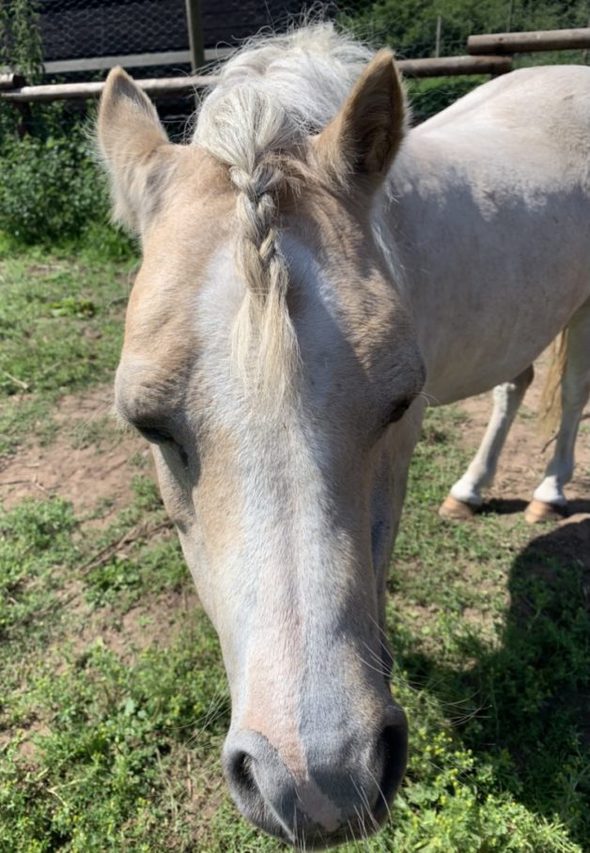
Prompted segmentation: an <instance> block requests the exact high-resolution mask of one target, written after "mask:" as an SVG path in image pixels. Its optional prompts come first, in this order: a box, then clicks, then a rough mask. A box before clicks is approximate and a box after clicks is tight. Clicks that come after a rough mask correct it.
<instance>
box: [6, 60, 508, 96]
mask: <svg viewBox="0 0 590 853" xmlns="http://www.w3.org/2000/svg"><path fill="white" fill-rule="evenodd" d="M398 65H399V67H400V69H401V71H402V73H403V74H404V76H406V77H448V76H454V75H460V74H494V75H495V74H504V73H506V72H507V71H510V69H511V66H512V63H511V59H510V57H506V56H448V57H441V58H432V59H401V60H399V62H398ZM3 76H5V77H8V76H10V75H3ZM12 76H13V77H14V78H15V83H16V84H18V83H19V82H22V80H20V81H19V80H18V79H17V78H16V77H15V75H12ZM1 81H2V77H0V99H2V100H5V101H12V102H13V103H15V102H16V103H39V102H48V101H58V100H64V101H68V100H81V99H85V98H98V97H99V96H100V93H101V92H102V90H103V87H104V83H102V82H96V83H53V84H49V85H43V86H23V85H14V84H13V85H14V88H9V86H8V85H6V87H2V82H1ZM136 82H137V84H138V85H139V86H141V88H142V89H143V90H144V92H146V93H147V94H148V95H151V96H152V97H153V98H162V97H170V96H174V95H185V94H187V95H188V94H191V93H192V92H194V90H195V89H199V88H204V87H205V86H212V85H215V82H216V78H215V77H214V76H212V75H208V76H187V77H159V78H155V79H151V80H137V81H136Z"/></svg>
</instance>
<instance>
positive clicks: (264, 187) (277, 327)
mask: <svg viewBox="0 0 590 853" xmlns="http://www.w3.org/2000/svg"><path fill="white" fill-rule="evenodd" d="M230 178H231V181H232V183H233V184H234V186H235V187H236V189H237V190H238V198H237V204H236V215H237V218H238V222H239V225H240V231H239V234H238V243H237V260H238V264H239V268H240V270H241V272H242V274H243V276H244V278H245V280H246V285H247V286H246V295H245V298H244V301H243V303H242V305H241V307H240V310H239V312H238V315H237V317H236V320H235V324H234V328H233V333H232V346H233V349H234V354H235V361H236V364H237V365H238V368H239V370H240V373H241V374H242V376H243V377H244V378H245V379H246V380H248V381H251V380H252V379H254V382H255V385H256V386H257V387H258V389H259V390H261V391H263V392H272V394H273V396H274V395H276V397H275V399H277V400H280V399H281V398H282V397H283V396H284V394H285V392H286V391H287V390H288V389H289V387H290V385H291V380H292V376H293V373H294V370H295V367H296V364H297V361H298V347H297V338H296V335H295V330H294V328H293V325H292V322H291V318H290V316H289V311H288V307H287V289H288V284H289V276H288V270H287V266H286V264H285V260H284V258H283V257H282V255H281V253H280V250H279V247H278V230H277V215H278V214H277V205H276V195H277V192H278V188H279V187H280V185H281V183H282V182H283V179H284V178H283V174H282V172H281V170H280V169H279V168H278V167H277V166H276V165H275V164H273V163H271V162H268V161H266V162H261V163H259V164H257V165H256V166H255V167H254V169H252V171H251V172H249V171H247V170H246V169H243V168H240V167H238V166H232V167H231V169H230Z"/></svg>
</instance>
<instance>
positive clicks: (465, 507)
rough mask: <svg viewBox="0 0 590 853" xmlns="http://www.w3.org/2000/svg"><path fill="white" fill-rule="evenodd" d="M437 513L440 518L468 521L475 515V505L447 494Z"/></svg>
mask: <svg viewBox="0 0 590 853" xmlns="http://www.w3.org/2000/svg"><path fill="white" fill-rule="evenodd" d="M438 514H439V515H440V517H441V518H449V519H451V520H452V521H469V519H471V518H473V516H474V515H475V507H474V506H472V505H471V504H468V503H465V501H458V500H457V498H454V497H453V496H452V495H449V496H448V497H447V498H446V500H445V501H444V502H443V503H442V504H441V505H440V508H439V510H438Z"/></svg>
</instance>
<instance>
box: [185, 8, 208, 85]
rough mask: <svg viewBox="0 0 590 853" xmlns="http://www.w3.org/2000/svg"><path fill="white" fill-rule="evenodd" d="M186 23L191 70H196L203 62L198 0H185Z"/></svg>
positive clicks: (203, 50) (203, 52)
mask: <svg viewBox="0 0 590 853" xmlns="http://www.w3.org/2000/svg"><path fill="white" fill-rule="evenodd" d="M186 23H187V27H188V41H189V46H190V51H191V66H192V69H193V71H196V70H197V69H198V68H202V67H203V65H204V64H205V48H204V45H203V27H202V26H201V3H200V0H186Z"/></svg>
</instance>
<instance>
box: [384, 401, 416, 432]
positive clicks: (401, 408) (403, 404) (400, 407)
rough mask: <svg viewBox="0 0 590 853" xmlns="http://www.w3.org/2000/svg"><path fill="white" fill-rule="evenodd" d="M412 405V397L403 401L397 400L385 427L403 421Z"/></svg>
mask: <svg viewBox="0 0 590 853" xmlns="http://www.w3.org/2000/svg"><path fill="white" fill-rule="evenodd" d="M411 405H412V397H405V398H404V399H403V400H397V401H396V402H395V403H394V404H393V406H392V407H391V409H390V410H389V414H388V415H387V418H386V421H385V426H389V424H394V423H396V421H399V420H401V419H402V418H403V416H404V415H405V413H406V412H407V411H408V409H409V408H410V406H411Z"/></svg>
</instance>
